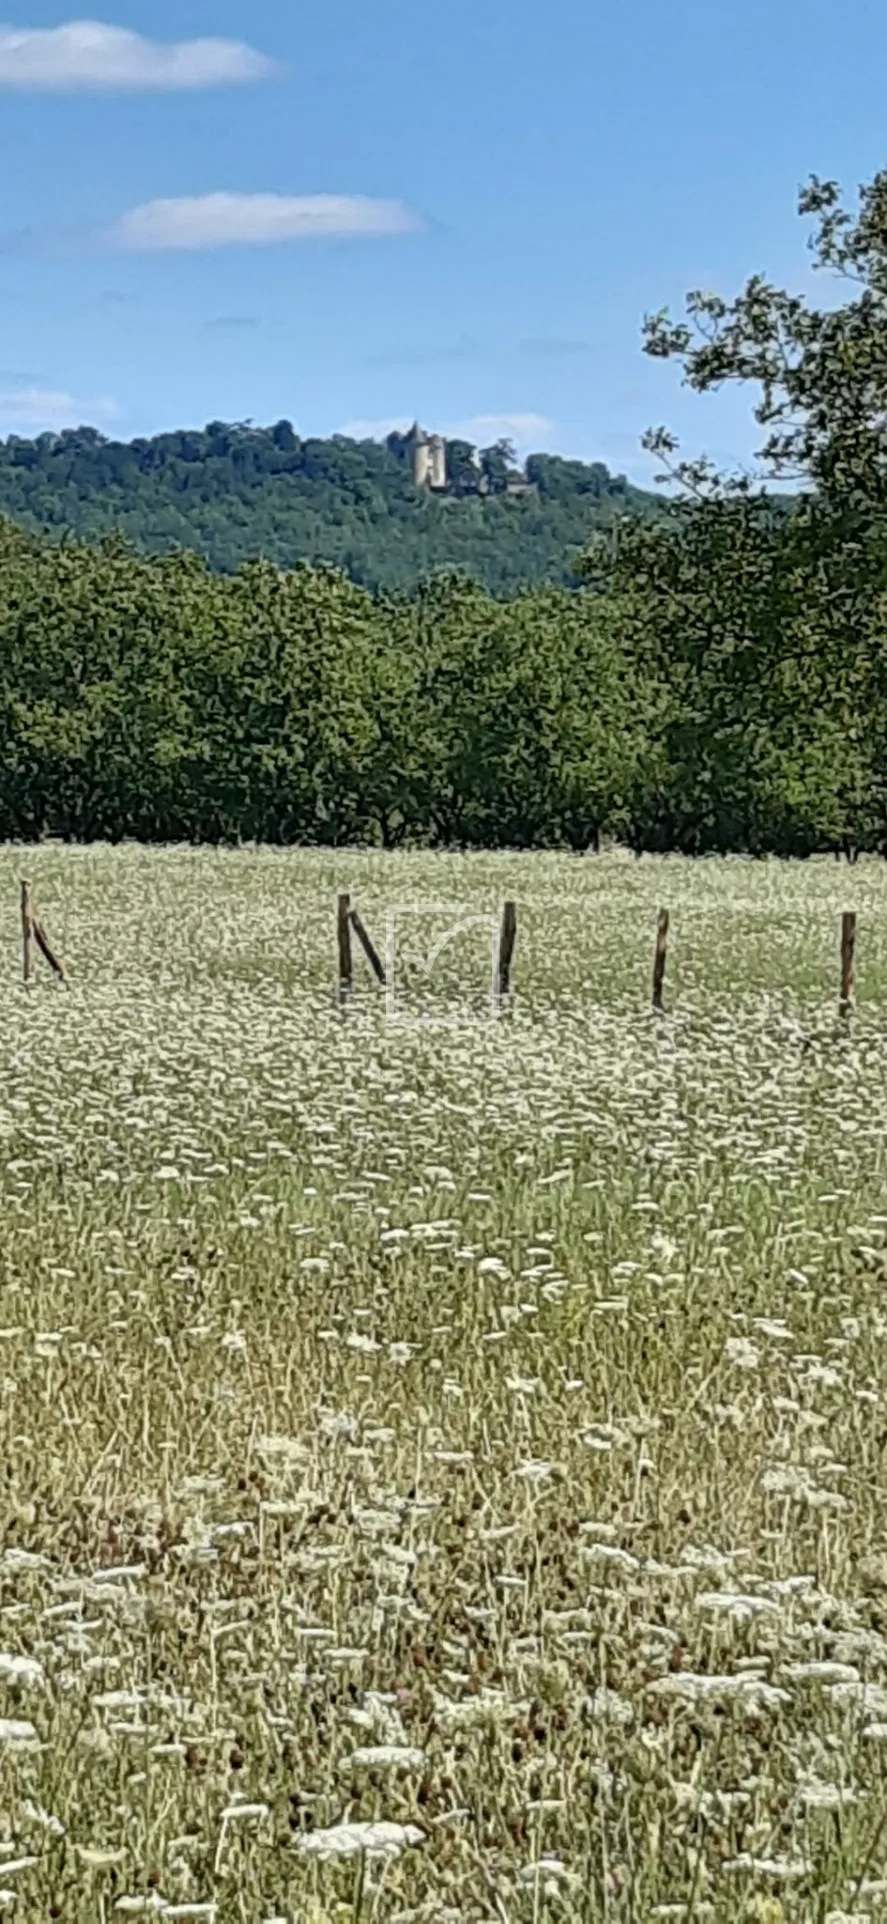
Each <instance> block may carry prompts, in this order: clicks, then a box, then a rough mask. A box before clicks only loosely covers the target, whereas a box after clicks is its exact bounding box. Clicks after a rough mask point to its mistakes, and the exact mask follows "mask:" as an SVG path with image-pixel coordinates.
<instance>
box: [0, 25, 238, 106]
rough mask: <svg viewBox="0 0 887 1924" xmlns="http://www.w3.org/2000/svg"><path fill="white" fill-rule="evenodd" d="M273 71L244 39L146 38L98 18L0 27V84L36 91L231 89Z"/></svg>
mask: <svg viewBox="0 0 887 1924" xmlns="http://www.w3.org/2000/svg"><path fill="white" fill-rule="evenodd" d="M274 71H275V68H274V63H273V61H271V60H267V59H266V58H265V55H264V54H261V53H256V52H255V51H254V49H253V48H252V47H248V46H246V45H245V43H244V42H243V41H242V40H169V41H162V40H145V39H143V38H142V35H141V34H138V33H130V32H128V31H127V29H126V28H125V27H109V26H105V25H104V24H103V23H102V22H101V21H100V20H72V21H70V22H69V23H68V24H67V25H66V26H63V27H37V28H34V27H0V87H15V88H20V89H24V90H26V91H29V92H33V93H80V92H87V91H89V92H94V91H95V90H97V89H98V90H108V91H115V90H120V91H122V90H126V91H130V90H133V89H143V88H167V89H171V90H172V91H176V90H178V89H185V88H190V87H225V86H229V85H232V84H236V83H237V82H239V81H244V80H263V79H266V78H267V77H268V76H269V75H270V74H272V73H273V72H274Z"/></svg>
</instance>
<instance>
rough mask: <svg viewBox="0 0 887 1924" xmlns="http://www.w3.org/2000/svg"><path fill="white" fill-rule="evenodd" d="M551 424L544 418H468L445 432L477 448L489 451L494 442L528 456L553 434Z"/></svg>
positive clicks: (530, 414) (505, 415) (545, 415)
mask: <svg viewBox="0 0 887 1924" xmlns="http://www.w3.org/2000/svg"><path fill="white" fill-rule="evenodd" d="M554 428H555V423H554V422H553V421H551V420H549V418H548V416H547V414H533V413H528V414H472V415H471V417H470V418H469V420H467V421H458V422H456V424H455V425H454V426H452V427H449V428H447V430H446V432H447V434H448V435H450V436H451V437H453V438H456V437H457V436H458V438H459V439H460V440H463V441H474V442H475V443H476V445H477V446H478V447H491V446H492V444H493V442H494V441H513V442H514V445H515V447H516V448H517V449H518V450H521V449H526V451H527V453H528V454H532V453H534V452H536V453H538V452H539V450H540V449H541V448H542V447H543V446H544V445H545V443H546V441H547V440H548V439H550V437H551V435H552V434H553V433H554Z"/></svg>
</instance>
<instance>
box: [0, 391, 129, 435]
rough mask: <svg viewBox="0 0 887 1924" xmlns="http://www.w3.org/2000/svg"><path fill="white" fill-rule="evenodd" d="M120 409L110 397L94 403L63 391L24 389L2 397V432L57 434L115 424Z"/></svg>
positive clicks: (0, 425) (0, 408) (0, 426)
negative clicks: (103, 422) (93, 425)
mask: <svg viewBox="0 0 887 1924" xmlns="http://www.w3.org/2000/svg"><path fill="white" fill-rule="evenodd" d="M120 412H121V410H120V408H119V406H118V404H117V402H116V401H114V400H112V399H111V397H110V396H109V395H100V396H99V397H98V398H97V399H93V400H91V401H78V400H76V399H75V397H74V395H73V394H67V393H65V391H64V389H62V388H44V387H22V388H14V389H11V390H10V391H9V393H6V394H3V393H0V432H3V433H6V434H15V433H17V432H19V431H20V430H25V429H26V430H28V431H29V432H30V431H33V430H37V432H42V431H43V430H49V431H51V432H54V433H58V432H59V431H60V429H62V428H77V427H82V426H84V425H85V424H86V423H87V422H90V423H95V422H96V421H115V420H118V419H119V417H120Z"/></svg>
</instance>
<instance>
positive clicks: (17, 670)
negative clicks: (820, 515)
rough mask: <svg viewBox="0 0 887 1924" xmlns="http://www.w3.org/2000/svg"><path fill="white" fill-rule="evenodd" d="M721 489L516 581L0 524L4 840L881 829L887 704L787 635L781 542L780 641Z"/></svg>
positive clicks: (790, 563)
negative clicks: (395, 574)
mask: <svg viewBox="0 0 887 1924" xmlns="http://www.w3.org/2000/svg"><path fill="white" fill-rule="evenodd" d="M722 513H723V516H725V517H726V520H725V521H724V523H723V527H722V528H721V533H720V534H718V516H717V514H715V515H714V517H712V515H711V512H710V511H708V515H709V518H708V520H707V521H706V523H705V540H704V542H703V545H702V548H701V549H700V539H701V537H700V533H699V530H698V529H694V527H693V526H692V524H684V525H683V526H682V525H680V524H679V525H678V526H677V528H676V530H674V531H672V532H671V533H669V532H668V530H667V529H666V528H665V527H663V528H662V529H658V530H657V529H647V530H646V531H641V530H638V529H637V527H636V524H627V527H626V532H625V535H624V538H623V543H622V544H621V546H620V547H619V549H618V550H612V552H611V553H610V558H609V559H608V560H607V561H606V564H605V565H604V567H603V573H602V575H601V578H600V579H599V580H598V581H597V582H595V583H592V584H590V585H589V587H587V588H585V589H583V590H581V591H580V592H578V593H575V592H573V593H570V592H567V591H564V590H560V589H557V588H546V589H537V590H534V591H532V592H530V593H527V594H525V595H523V596H520V597H518V598H516V599H514V600H512V601H509V602H505V603H502V602H498V601H496V600H494V599H492V598H491V597H489V596H488V595H487V594H486V593H485V592H484V591H483V589H481V588H480V587H478V586H476V585H474V584H473V583H471V582H467V581H464V580H460V579H457V578H455V577H443V578H438V579H437V580H435V581H432V582H431V583H429V584H427V585H426V586H425V587H424V588H422V589H421V590H420V591H419V592H417V593H416V594H415V595H413V596H410V597H403V598H399V599H398V598H395V599H391V600H385V599H380V598H373V597H372V596H371V595H370V594H368V593H367V592H366V591H365V590H363V589H360V588H358V587H355V586H354V585H353V584H352V583H350V582H349V581H348V580H347V579H346V578H345V577H344V576H342V575H338V574H334V573H332V572H331V571H326V570H315V569H310V568H300V569H296V570H295V571H293V572H290V573H282V572H280V571H278V570H276V569H274V568H273V567H271V566H270V565H268V564H266V563H253V564H251V565H249V566H247V567H245V568H243V569H242V570H241V571H240V572H239V573H238V574H237V575H235V576H233V577H230V578H224V577H219V576H215V575H213V574H211V573H210V572H209V571H208V570H207V568H206V567H205V565H204V564H203V563H202V562H201V561H200V560H198V559H196V558H195V557H194V556H191V555H187V554H176V555H173V556H168V557H164V558H160V559H153V560H151V559H145V558H142V557H139V556H136V555H134V554H133V553H131V552H130V551H129V550H128V549H127V548H125V547H124V546H123V545H122V544H120V543H115V542H111V543H108V544H105V545H103V546H100V547H98V548H88V547H85V546H81V545H78V544H74V543H70V544H66V545H63V546H61V547H58V546H55V545H53V544H50V543H43V542H41V541H39V540H38V539H37V538H34V537H31V536H29V535H27V534H23V533H22V532H21V531H20V530H18V529H14V528H13V527H11V526H10V525H9V524H3V523H0V838H3V839H19V838H21V839H31V838H37V837H41V836H45V835H55V836H62V837H66V838H71V839H83V840H90V839H95V838H110V839H117V838H122V837H137V838H141V839H146V840H164V841H165V840H181V839H185V840H188V839H193V840H195V841H196V840H201V841H237V840H265V841H271V842H302V843H309V842H317V843H327V844H343V843H363V842H370V843H381V844H383V845H385V846H388V847H391V846H395V845H397V844H398V843H400V842H403V841H413V842H419V843H426V844H430V845H451V846H452V845H465V846H475V847H477V846H484V847H492V848H494V847H505V846H522V847H539V846H565V847H568V848H573V849H585V848H587V847H593V846H594V845H595V843H596V841H597V839H598V837H599V836H600V835H602V834H608V835H615V836H618V837H620V838H622V839H624V840H626V841H628V842H629V843H631V844H632V845H633V846H635V847H638V848H645V847H646V848H664V847H669V848H682V849H687V850H697V849H703V848H715V849H717V848H722V849H725V848H736V849H748V850H752V851H754V852H762V851H764V850H767V849H772V850H776V851H780V852H796V853H804V852H808V851H810V850H813V849H817V848H841V847H842V846H875V847H880V846H881V843H882V842H884V841H887V796H885V792H884V782H883V774H882V771H884V770H887V752H885V744H887V703H883V702H882V704H881V707H880V708H879V707H878V706H877V703H876V699H875V697H876V692H877V691H876V690H875V685H874V683H873V681H872V679H871V676H869V677H868V678H867V679H863V680H860V681H859V685H858V688H857V687H856V685H855V684H854V686H853V688H851V690H850V693H849V694H848V695H847V699H846V700H845V701H844V703H843V706H841V705H840V704H838V703H837V702H836V699H835V689H834V683H833V679H832V677H831V672H830V670H828V666H827V661H826V660H825V658H823V663H820V659H819V655H818V653H817V651H816V650H813V652H812V653H811V654H810V655H809V656H804V654H803V650H802V651H801V652H800V653H799V650H798V646H797V643H798V635H799V632H800V630H799V627H798V622H799V620H800V613H799V611H801V612H802V613H803V619H804V621H805V622H807V621H808V619H809V601H808V597H807V592H806V589H804V590H803V592H802V588H801V587H797V586H796V587H795V588H794V589H793V588H792V582H793V581H794V575H793V574H792V568H793V567H794V566H795V563H794V560H793V557H792V555H791V554H789V556H788V559H787V561H786V559H785V556H784V554H783V550H782V549H780V556H779V568H780V569H781V570H782V572H783V573H784V574H785V576H786V585H785V594H784V596H783V600H784V602H785V606H784V607H783V609H782V614H781V617H780V624H779V625H778V631H777V639H775V640H774V634H773V633H772V632H771V630H772V628H773V597H774V585H773V583H774V573H778V572H779V569H777V567H776V563H775V562H774V559H773V555H772V554H771V553H770V550H769V546H768V544H770V543H771V542H772V541H773V540H778V541H781V542H782V543H783V544H784V542H785V536H784V534H783V533H778V534H774V533H773V531H772V530H771V529H769V528H767V527H759V526H757V524H756V523H755V519H754V512H753V510H752V509H750V508H749V506H748V504H742V503H739V504H734V506H732V507H730V508H724V510H723V511H722ZM731 517H732V518H731ZM743 517H745V519H746V521H748V523H749V525H748V527H747V528H746V527H744V526H743V525H740V524H741V523H742V518H743ZM795 520H796V521H797V522H798V525H799V526H800V525H801V522H802V520H803V517H795ZM632 529H634V532H632ZM724 530H726V533H725V532H724ZM752 537H754V539H752ZM793 539H794V537H793ZM705 543H708V546H706V545H705ZM755 543H757V546H755ZM719 544H720V545H719ZM743 554H746V555H747V560H748V567H747V569H746V572H745V573H743V570H742V568H741V567H740V566H739V565H738V560H737V557H738V556H739V557H741V556H742V555H743ZM688 557H689V559H688ZM719 568H720V569H721V573H722V575H723V581H720V579H719V575H718V569H719ZM682 570H683V571H684V572H683V573H682ZM669 571H671V572H669ZM685 576H686V578H685ZM700 579H704V581H705V582H706V583H707V584H708V586H709V588H710V590H711V594H710V605H708V606H706V605H704V597H702V596H701V595H700V588H699V582H700ZM754 583H757V584H758V587H757V590H756V592H755V593H753V592H752V591H751V590H752V587H753V585H754ZM793 593H794V595H795V600H796V602H797V604H798V606H797V608H795V609H794V612H793V608H792V605H791V599H792V594H793ZM712 597H713V599H712ZM728 604H729V605H728ZM740 618H741V623H742V624H744V625H743V626H742V631H741V632H740V631H739V624H740ZM805 632H806V630H805ZM768 650H769V652H768ZM848 704H849V705H848ZM851 709H852V713H851ZM854 717H855V718H856V720H855V721H854ZM857 723H859V725H858V726H857ZM854 731H855V732H854Z"/></svg>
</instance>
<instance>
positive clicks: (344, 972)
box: [338, 895, 354, 1000]
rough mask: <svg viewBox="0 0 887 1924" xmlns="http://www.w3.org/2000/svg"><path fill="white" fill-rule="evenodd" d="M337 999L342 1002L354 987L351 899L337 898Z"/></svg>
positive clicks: (343, 896) (345, 897)
mask: <svg viewBox="0 0 887 1924" xmlns="http://www.w3.org/2000/svg"><path fill="white" fill-rule="evenodd" d="M338 937H339V999H340V1000H344V998H345V996H346V995H350V994H351V990H352V988H353V986H354V969H353V966H352V961H351V897H350V895H340V896H339V920H338Z"/></svg>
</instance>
